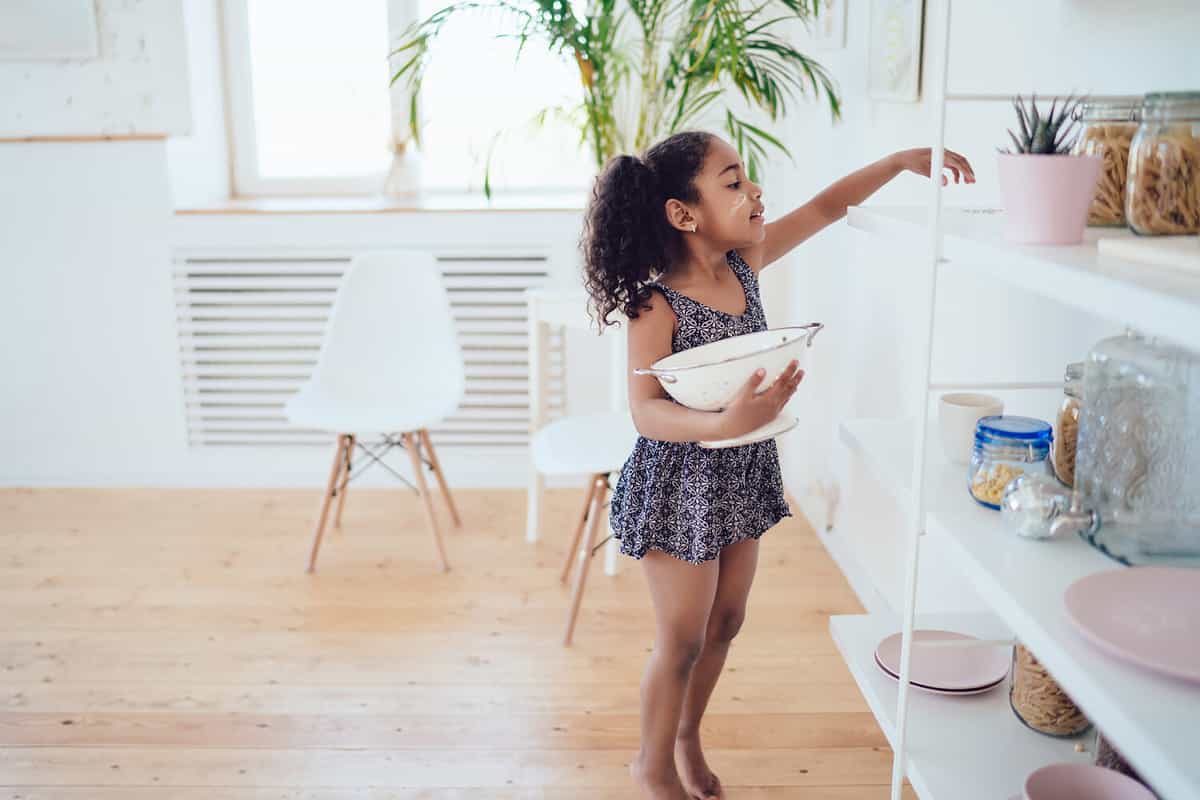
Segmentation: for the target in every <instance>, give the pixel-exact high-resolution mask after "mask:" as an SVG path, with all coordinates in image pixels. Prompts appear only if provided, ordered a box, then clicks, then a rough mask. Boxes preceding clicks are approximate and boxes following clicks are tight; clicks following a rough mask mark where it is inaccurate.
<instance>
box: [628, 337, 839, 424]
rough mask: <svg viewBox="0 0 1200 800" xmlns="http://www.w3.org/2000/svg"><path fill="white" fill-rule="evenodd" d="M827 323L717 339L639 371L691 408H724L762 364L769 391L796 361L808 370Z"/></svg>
mask: <svg viewBox="0 0 1200 800" xmlns="http://www.w3.org/2000/svg"><path fill="white" fill-rule="evenodd" d="M824 327H825V326H824V325H823V324H821V323H820V322H813V323H810V324H808V325H796V326H792V327H786V328H774V329H772V330H766V331H758V332H757V333H747V334H743V335H741V336H731V337H729V338H728V339H722V340H720V341H718V342H712V343H710V344H705V345H701V346H699V347H693V348H690V349H688V350H682V351H680V352H678V353H672V354H671V355H669V356H667V357H666V358H662V359H659V360H658V361H655V362H654V363H653V364H652V365H651V366H650V367H649V368H648V369H636V370H634V374H635V375H653V376H654V377H656V378H658V381H659V383H661V384H662V386H663V388H664V389H666V390H667V393H668V394H670V395H671V397H673V398H675V399H676V400H677V401H679V402H680V403H681V404H683V405H685V406H687V407H688V408H694V409H697V410H700V411H720V410H721V409H722V408H725V407H726V406H727V405H729V403H730V401H732V400H733V398H734V397H735V396H736V395H737V393H738V391H739V390H740V389H741V388H742V387H743V386H744V385H745V384H746V381H748V380H750V376H751V375H753V374H754V371H755V370H757V369H759V368H762V369H763V370H764V371H765V373H766V375H765V376H764V378H763V382H762V384H760V388H759V391H760V392H763V391H766V390H767V388H768V387H770V385H771V384H772V383H774V382H775V379H776V378H778V377H779V376H780V375H781V374H783V371H784V369H786V368H787V365H788V364H789V363H790V362H791V361H792V360H793V359H795V360H796V361H798V362H800V369H804V368H805V362H806V361H807V354H808V351H809V349H811V348H812V345H813V339H814V338H816V335H817V334H818V333H820V332H821V329H822V328H824Z"/></svg>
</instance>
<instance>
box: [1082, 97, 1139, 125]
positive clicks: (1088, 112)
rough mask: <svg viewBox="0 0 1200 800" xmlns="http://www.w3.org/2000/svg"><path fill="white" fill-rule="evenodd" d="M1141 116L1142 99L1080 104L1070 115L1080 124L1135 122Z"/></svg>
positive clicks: (1131, 98) (1129, 98)
mask: <svg viewBox="0 0 1200 800" xmlns="http://www.w3.org/2000/svg"><path fill="white" fill-rule="evenodd" d="M1141 114H1142V98H1140V97H1127V98H1123V99H1114V100H1108V101H1103V102H1102V101H1087V102H1084V103H1081V104H1080V105H1079V106H1078V107H1076V109H1075V113H1074V114H1073V115H1072V116H1073V117H1074V118H1075V119H1077V120H1080V121H1082V122H1137V121H1138V120H1139V119H1140V118H1141Z"/></svg>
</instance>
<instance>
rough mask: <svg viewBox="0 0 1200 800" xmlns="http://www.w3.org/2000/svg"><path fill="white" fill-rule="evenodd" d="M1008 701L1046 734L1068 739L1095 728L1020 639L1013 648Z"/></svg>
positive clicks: (1019, 717) (1023, 719) (1024, 719)
mask: <svg viewBox="0 0 1200 800" xmlns="http://www.w3.org/2000/svg"><path fill="white" fill-rule="evenodd" d="M1008 704H1009V706H1010V707H1011V708H1012V710H1013V713H1014V714H1016V715H1017V719H1019V720H1021V722H1024V723H1025V724H1026V725H1028V726H1029V727H1030V728H1032V729H1033V730H1035V731H1037V732H1038V733H1044V734H1046V735H1047V736H1058V737H1062V738H1069V737H1073V736H1078V735H1079V734H1081V733H1083V732H1085V731H1086V730H1087V729H1088V728H1090V727H1092V723H1091V721H1090V720H1088V718H1087V716H1086V715H1085V714H1084V713H1083V711H1082V710H1080V708H1079V706H1077V705H1075V703H1074V701H1072V700H1071V697H1070V696H1069V695H1068V694H1067V693H1066V692H1064V691H1063V689H1062V687H1061V686H1059V685H1058V682H1057V681H1055V680H1054V677H1053V676H1052V675H1051V674H1050V673H1049V672H1048V671H1047V670H1046V668H1045V667H1044V666H1042V662H1040V661H1038V660H1037V658H1036V657H1035V656H1034V655H1033V653H1032V652H1030V651H1029V648H1027V647H1025V645H1023V644H1021V643H1020V642H1018V643H1017V645H1016V646H1015V647H1014V648H1013V666H1012V682H1011V683H1010V684H1009V687H1008Z"/></svg>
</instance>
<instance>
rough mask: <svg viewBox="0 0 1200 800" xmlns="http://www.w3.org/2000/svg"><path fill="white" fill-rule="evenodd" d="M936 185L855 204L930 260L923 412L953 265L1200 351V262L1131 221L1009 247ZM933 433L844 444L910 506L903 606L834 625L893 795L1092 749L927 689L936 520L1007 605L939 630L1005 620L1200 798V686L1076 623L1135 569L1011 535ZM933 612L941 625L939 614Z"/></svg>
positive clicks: (898, 432) (1188, 796)
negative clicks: (1098, 591) (923, 573)
mask: <svg viewBox="0 0 1200 800" xmlns="http://www.w3.org/2000/svg"><path fill="white" fill-rule="evenodd" d="M951 5H952V4H951V2H950V1H949V0H946V2H944V3H940V4H938V6H939V7H940V10H941V12H942V14H943V16H942V19H941V21H940V23H941V24H940V25H939V26H936V27H937V29H939V30H940V31H941V41H939V42H936V43H934V42H931V43H930V44H931V45H932V46H933V48H934V53H935V59H934V69H933V70H932V71H933V73H934V74H933V75H932V76H930V80H929V82H928V84H927V86H928V87H929V88H930V89H931V90H932V91H933V92H934V93H935V102H934V104H933V108H934V114H935V125H934V130H935V142H934V147H933V159H932V161H933V163H932V174H933V175H934V176H937V175H940V173H941V170H942V165H943V155H944V150H943V147H944V141H945V119H946V103H947V100H948V97H947V91H946V85H947V83H946V75H947V59H948V55H949V32H950V30H951V28H950V8H951ZM930 184H931V192H932V197H931V203H930V204H929V206H928V207H915V208H873V207H863V208H855V209H851V210H850V213H849V222H850V225H851V226H852V227H854V228H857V229H859V230H861V231H864V232H868V233H871V234H875V235H880V236H887V237H892V238H895V239H898V240H900V241H902V242H904V243H906V244H909V245H911V246H913V247H917V248H920V250H918V252H921V251H924V253H925V254H926V256H927V260H926V269H925V270H922V271H920V272H919V273H918V274H917V275H916V276H915V278H914V281H915V282H916V283H917V288H918V290H919V291H920V293H921V297H922V302H923V305H922V307H920V308H919V309H917V313H918V314H920V313H922V312H923V314H924V319H925V322H926V324H925V327H924V330H923V338H922V340H921V341H920V342H919V345H920V346H922V347H923V362H922V366H923V373H924V374H923V376H922V385H923V387H924V394H923V399H924V400H925V401H926V402H925V403H924V404H923V405H922V410H924V409H926V408H927V407H928V400H929V394H930V392H931V391H933V390H934V389H935V388H936V386H935V385H934V384H933V382H932V380H931V362H932V354H933V341H934V339H933V337H934V330H933V325H934V322H933V313H934V300H935V298H936V296H937V287H938V276H939V273H940V272H941V271H942V270H969V271H972V272H975V273H978V274H981V275H986V276H988V277H989V278H990V279H993V280H997V281H1001V282H1004V283H1007V284H1010V285H1012V286H1015V287H1017V288H1020V289H1022V290H1025V291H1028V292H1031V293H1034V294H1038V295H1042V296H1045V297H1048V298H1051V299H1053V300H1056V301H1058V302H1060V303H1063V304H1065V305H1067V306H1071V307H1075V308H1079V309H1083V310H1085V311H1087V312H1089V313H1092V314H1096V315H1100V316H1103V317H1107V318H1109V319H1112V320H1114V321H1115V322H1119V323H1124V324H1127V325H1131V326H1133V327H1136V328H1139V329H1140V330H1142V331H1144V332H1146V333H1150V334H1154V335H1158V336H1163V337H1165V338H1168V339H1171V340H1173V341H1175V342H1177V343H1179V344H1181V345H1184V346H1187V347H1190V348H1193V349H1200V272H1194V273H1189V272H1186V271H1178V270H1177V271H1172V270H1168V269H1162V268H1156V267H1154V266H1151V265H1148V264H1144V263H1139V262H1134V261H1130V260H1127V259H1122V258H1115V257H1112V256H1109V255H1104V254H1102V253H1101V252H1100V249H1099V247H1098V245H1097V241H1098V239H1099V238H1100V237H1102V236H1108V237H1112V236H1117V237H1121V236H1130V235H1131V234H1127V233H1122V232H1119V231H1117V232H1114V231H1104V232H1103V233H1096V232H1091V231H1090V232H1089V233H1088V235H1087V238H1086V240H1085V241H1084V242H1083V243H1082V244H1080V245H1077V246H1073V247H1030V246H1019V245H1014V244H1010V243H1008V242H1007V241H1006V240H1005V238H1004V218H1003V215H1002V214H1001V213H1000V212H997V211H995V210H968V209H946V210H943V208H942V187H941V182H940V181H939V180H933V181H931V182H930ZM1197 246H1198V248H1200V243H1198V245H1197ZM1198 253H1200V249H1198ZM962 388H969V387H965V386H964V387H962ZM989 388H993V387H989ZM1012 388H1016V387H1012ZM930 432H931V424H930V422H929V418H928V416H927V414H925V413H921V414H919V415H918V416H917V417H916V418H914V419H911V420H855V421H850V422H847V423H845V424H844V425H843V426H842V429H841V431H840V434H841V438H842V439H843V441H845V442H846V443H847V445H848V446H849V447H851V448H852V449H854V450H855V451H856V452H857V453H858V454H859V455H861V456H862V457H863V459H864V460H865V462H866V463H867V465H868V469H870V470H871V471H872V472H873V473H874V474H875V477H876V478H877V479H878V480H879V481H880V482H881V483H882V484H883V485H884V486H885V488H886V489H887V491H888V492H889V493H890V494H891V496H892V497H893V498H894V499H896V500H897V501H898V502H899V504H900V506H901V507H903V508H905V509H906V510H907V512H908V513H907V529H906V532H905V533H906V535H907V551H908V562H907V569H906V585H905V596H904V613H903V615H902V617H901V618H899V619H894V618H890V617H889V618H883V617H881V616H876V615H868V616H861V617H835V618H833V620H831V624H830V627H831V631H832V633H833V636H834V639H835V641H836V642H837V644H838V647H839V649H840V650H841V652H842V655H843V657H844V658H845V660H846V663H847V664H848V666H849V667H850V671H851V674H852V675H853V676H854V678H855V680H856V681H857V682H858V685H859V688H860V690H861V691H862V693H863V695H864V697H865V698H866V699H867V702H868V704H869V705H870V707H871V710H872V712H873V713H874V714H875V717H876V719H877V720H878V722H879V725H880V727H881V728H882V729H883V731H884V733H885V735H886V736H887V738H888V740H889V741H890V742H891V744H892V748H893V750H894V751H895V760H894V762H893V770H892V787H891V797H892V800H899V798H900V790H901V787H902V785H903V781H904V778H905V777H906V775H907V776H908V777H909V778H910V780H911V782H912V784H913V787H914V789H916V791H917V792H918V794H919V795H920V796H921V797H922V798H926V800H929V799H930V798H932V799H933V800H943V799H944V798H961V797H966V796H970V797H973V798H975V797H979V798H998V799H999V800H1007V798H1009V797H1012V796H1013V795H1014V794H1018V793H1019V792H1020V790H1021V786H1022V784H1023V782H1024V779H1025V777H1026V775H1027V774H1028V773H1029V772H1030V771H1032V770H1033V769H1036V768H1037V767H1039V766H1042V765H1044V764H1049V763H1055V762H1060V761H1071V760H1076V759H1078V758H1079V756H1078V755H1077V754H1075V752H1074V745H1073V743H1069V744H1068V745H1067V748H1066V750H1065V751H1064V749H1063V742H1062V741H1059V740H1055V739H1051V738H1049V737H1043V736H1041V735H1039V734H1036V733H1034V732H1032V731H1029V730H1026V729H1025V728H1024V727H1023V726H1021V725H1020V723H1019V722H1018V721H1017V720H1016V719H1015V718H1014V717H1013V714H1012V712H1011V710H1010V709H1009V708H1008V704H1007V693H1006V692H1002V691H1001V692H995V693H992V694H990V695H986V696H984V697H982V698H979V699H980V700H981V702H978V703H972V702H966V701H967V698H933V697H929V696H914V695H915V694H916V692H915V690H913V689H912V688H911V687H910V686H909V683H908V681H909V667H910V661H911V648H912V631H913V628H914V626H915V623H916V617H915V606H916V587H917V576H918V569H919V566H920V551H921V539H922V536H923V534H924V533H925V532H926V531H928V532H929V533H930V534H931V535H934V536H939V537H944V538H945V539H946V540H948V541H949V542H950V546H949V547H948V548H947V550H948V551H949V552H950V553H951V554H953V557H955V558H956V559H957V560H958V563H959V564H960V565H961V569H962V572H963V574H964V576H965V577H966V578H968V579H969V580H970V581H971V582H972V583H973V584H974V585H975V587H976V588H977V589H978V594H979V595H980V597H981V598H982V599H983V600H984V602H985V603H986V604H987V605H988V607H989V608H990V609H991V611H992V614H993V615H994V617H995V619H992V618H990V617H986V616H985V617H961V618H952V619H949V620H946V619H941V620H940V621H939V623H935V624H936V626H937V627H945V628H950V629H953V630H960V631H963V632H966V633H974V632H975V630H973V628H977V627H983V628H988V629H993V630H994V629H995V626H997V625H999V626H1001V627H1002V629H1007V630H1008V631H1010V633H1009V634H1008V635H1010V636H1014V637H1016V638H1017V639H1019V640H1021V641H1022V642H1025V643H1026V644H1027V645H1028V646H1029V647H1030V649H1032V650H1033V651H1034V652H1035V653H1036V654H1037V656H1038V658H1039V659H1041V660H1042V661H1043V663H1045V664H1046V666H1047V668H1048V669H1050V671H1051V672H1053V674H1054V675H1055V677H1056V679H1057V680H1058V681H1059V682H1060V683H1061V684H1062V686H1063V688H1064V689H1065V690H1066V691H1067V692H1068V693H1069V694H1070V695H1071V696H1072V698H1073V699H1075V701H1076V702H1077V703H1078V704H1079V705H1080V706H1081V707H1082V708H1083V709H1084V711H1085V712H1086V713H1087V714H1088V716H1089V718H1090V719H1091V720H1092V721H1093V722H1094V723H1095V724H1096V725H1097V726H1098V727H1099V728H1100V729H1102V730H1103V731H1104V732H1105V735H1106V736H1107V737H1108V738H1110V739H1111V740H1112V741H1113V742H1114V743H1115V745H1116V746H1117V747H1118V748H1119V749H1120V750H1121V751H1122V753H1123V754H1124V755H1125V757H1126V758H1127V759H1128V760H1129V761H1130V762H1131V763H1132V764H1133V765H1134V766H1135V767H1136V768H1137V769H1138V770H1139V772H1140V773H1141V774H1142V776H1143V777H1144V778H1145V779H1146V780H1147V781H1148V782H1149V783H1150V784H1151V785H1152V786H1153V787H1154V789H1155V791H1156V792H1157V793H1158V794H1159V796H1160V797H1162V798H1163V800H1196V798H1200V746H1198V745H1197V741H1198V739H1197V731H1200V686H1196V685H1194V684H1187V683H1183V682H1179V681H1174V680H1170V679H1167V678H1160V677H1158V676H1156V675H1154V674H1152V673H1149V672H1147V671H1145V670H1141V669H1138V668H1135V667H1132V666H1129V665H1126V664H1124V663H1121V662H1119V661H1118V660H1116V659H1113V658H1112V657H1110V656H1108V655H1106V654H1104V653H1102V652H1101V651H1099V650H1097V649H1095V648H1094V647H1092V646H1090V645H1089V644H1088V643H1087V642H1085V641H1084V640H1083V639H1082V638H1081V637H1080V636H1079V635H1078V634H1077V633H1076V632H1075V631H1074V630H1073V628H1072V627H1071V625H1070V623H1069V621H1068V620H1067V619H1066V616H1065V611H1064V609H1063V602H1062V597H1063V592H1064V591H1065V589H1066V588H1067V586H1069V585H1070V584H1071V583H1072V582H1074V581H1075V580H1077V579H1078V578H1080V577H1083V576H1085V575H1088V574H1092V573H1094V572H1098V571H1102V570H1108V569H1118V568H1121V567H1119V565H1118V564H1116V562H1113V561H1110V560H1108V559H1107V558H1106V557H1105V556H1103V555H1102V554H1100V553H1098V552H1096V551H1094V550H1093V549H1092V548H1091V547H1089V546H1088V545H1087V544H1085V543H1084V542H1082V541H1080V540H1078V539H1071V540H1055V541H1052V542H1033V541H1024V540H1021V539H1019V538H1018V537H1017V536H1016V535H1015V534H1013V533H1011V532H1009V531H1008V530H1007V529H1006V528H1005V526H1004V524H1003V522H1002V520H1001V518H1000V516H999V514H998V513H996V512H994V511H990V510H988V509H984V508H982V507H980V506H978V505H976V504H975V503H974V502H973V501H972V500H971V499H970V496H969V494H968V493H967V491H966V476H965V469H964V468H962V467H961V466H956V465H950V464H946V463H944V462H943V461H942V459H940V458H939V457H935V456H931V455H930V453H931V452H933V451H931V444H930V436H929V434H930ZM921 622H922V625H926V624H929V622H928V621H927V620H925V619H922V621H921ZM897 627H898V628H899V629H900V630H901V631H902V632H903V634H904V644H903V647H902V650H901V675H900V681H899V683H898V684H897V683H896V682H894V681H892V680H891V679H890V678H887V677H886V676H884V675H883V674H882V673H880V672H879V670H878V669H877V668H876V667H875V665H874V659H873V651H874V648H875V646H876V644H877V643H878V642H879V640H880V639H881V638H883V637H884V636H885V635H888V634H889V633H893V632H895V631H896V629H897ZM997 697H1000V698H1001V699H1002V703H1003V707H1000V701H998V700H997V699H996V698H997ZM985 698H986V699H985ZM935 700H944V701H945V702H933V701H935ZM910 713H911V716H912V720H911V722H910V720H909V717H910ZM1014 726H1015V727H1014ZM1088 757H1090V755H1089V756H1088Z"/></svg>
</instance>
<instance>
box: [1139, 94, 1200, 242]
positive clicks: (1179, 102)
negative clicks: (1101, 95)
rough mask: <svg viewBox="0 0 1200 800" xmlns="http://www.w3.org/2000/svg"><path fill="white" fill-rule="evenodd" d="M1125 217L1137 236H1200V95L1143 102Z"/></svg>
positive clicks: (1155, 96) (1152, 96) (1158, 97)
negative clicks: (1198, 234) (1196, 234)
mask: <svg viewBox="0 0 1200 800" xmlns="http://www.w3.org/2000/svg"><path fill="white" fill-rule="evenodd" d="M1125 217H1126V219H1127V220H1128V221H1129V227H1131V228H1133V230H1134V231H1135V232H1137V233H1141V234H1146V235H1153V234H1189V233H1200V92H1159V93H1153V94H1148V95H1146V97H1145V99H1144V100H1143V102H1142V110H1141V124H1140V125H1139V126H1138V130H1137V133H1136V134H1134V137H1133V142H1132V143H1131V144H1130V148H1129V174H1128V178H1127V183H1126V187H1125Z"/></svg>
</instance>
